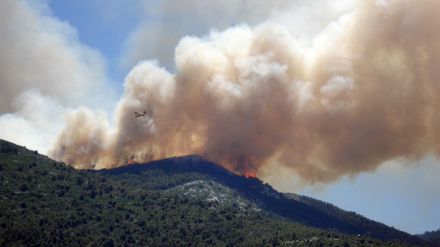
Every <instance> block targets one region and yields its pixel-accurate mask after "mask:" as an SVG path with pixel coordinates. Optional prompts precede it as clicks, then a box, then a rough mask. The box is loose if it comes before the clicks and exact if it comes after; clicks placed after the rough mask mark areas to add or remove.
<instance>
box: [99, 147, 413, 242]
mask: <svg viewBox="0 0 440 247" xmlns="http://www.w3.org/2000/svg"><path fill="white" fill-rule="evenodd" d="M159 171H160V172H163V173H164V174H166V175H167V176H182V175H183V177H185V179H186V181H179V182H178V183H177V184H181V183H185V182H188V181H189V180H191V181H195V180H200V179H203V178H200V177H198V176H202V177H204V179H206V180H208V181H216V182H218V183H219V184H221V185H223V186H225V187H228V188H231V189H232V190H233V191H235V192H236V193H237V194H238V195H239V196H240V197H241V198H245V199H246V200H248V201H249V202H252V203H253V204H254V205H256V206H257V207H259V208H261V209H263V210H264V211H267V212H270V213H273V214H275V215H278V216H281V217H283V218H287V219H289V220H291V221H293V222H297V223H300V224H303V225H307V226H311V227H315V228H320V229H326V230H337V231H339V232H343V233H346V234H352V235H358V234H360V235H366V236H371V237H374V238H379V239H382V240H395V241H403V242H407V243H413V244H421V241H420V239H419V238H417V237H415V236H412V235H410V234H407V233H405V232H402V231H399V230H397V229H394V228H391V227H388V226H386V225H384V224H382V223H379V222H375V221H373V220H369V219H367V218H365V217H363V216H361V215H358V214H356V213H354V212H347V211H344V210H342V209H339V208H337V207H335V206H332V205H331V204H328V203H325V202H321V201H319V200H315V199H312V198H308V197H305V196H299V195H295V194H291V193H289V194H283V193H280V192H278V191H276V190H274V189H273V188H272V187H271V186H270V185H268V184H265V183H263V182H262V181H261V180H259V179H258V178H245V177H243V176H237V175H236V174H234V173H232V172H229V171H228V170H226V169H224V168H222V167H220V166H218V165H217V164H214V163H212V162H209V161H207V160H204V159H203V158H202V157H199V156H195V155H191V156H184V157H178V158H168V159H163V160H159V161H153V162H150V163H147V164H136V165H129V166H125V167H119V168H114V169H109V170H101V171H98V173H101V174H107V175H122V174H129V175H130V177H131V180H132V181H136V180H143V179H148V180H150V179H154V177H155V175H153V176H151V174H156V173H157V172H159ZM188 173H194V174H193V175H192V176H191V175H190V174H188ZM193 176H194V177H193ZM192 177H193V178H192ZM152 186H153V187H152V188H154V189H162V190H164V189H165V190H166V189H169V188H171V187H174V186H176V184H158V183H157V182H154V183H153V184H152Z"/></svg>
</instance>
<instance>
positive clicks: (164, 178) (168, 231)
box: [0, 140, 424, 246]
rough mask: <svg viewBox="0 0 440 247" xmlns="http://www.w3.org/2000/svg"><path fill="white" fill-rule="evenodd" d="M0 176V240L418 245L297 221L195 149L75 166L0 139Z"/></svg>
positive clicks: (269, 193) (262, 191) (256, 184)
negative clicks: (140, 160)
mask: <svg viewBox="0 0 440 247" xmlns="http://www.w3.org/2000/svg"><path fill="white" fill-rule="evenodd" d="M214 177H215V178H216V179H214ZM192 181H196V182H193V183H191V182H192ZM197 181H199V182H197ZM200 181H202V182H200ZM0 183H1V186H0V192H1V193H0V195H1V197H0V202H1V203H0V236H1V237H0V246H4V245H9V244H11V245H43V246H47V245H53V246H71V245H87V244H88V245H104V246H115V245H116V246H118V245H124V244H127V245H129V246H145V245H150V246H151V245H153V246H157V245H161V246H173V245H174V246H176V245H177V246H181V245H188V244H191V245H194V244H201V245H228V244H231V245H235V246H258V245H262V246H267V245H272V246H278V245H284V246H285V245H287V246H291V245H295V246H310V245H312V246H319V245H322V244H324V245H330V244H335V243H339V245H355V246H361V245H365V244H367V245H369V246H377V245H379V246H395V245H398V246H401V245H403V246H405V245H406V244H416V245H419V246H420V245H424V242H422V241H421V240H419V241H412V240H411V239H405V238H401V239H395V240H391V239H390V238H388V239H390V241H388V240H377V239H375V238H373V237H371V236H356V235H346V234H343V233H338V232H337V231H334V230H329V229H326V228H322V229H319V228H316V227H311V226H307V225H303V224H301V222H300V221H295V220H294V218H290V219H289V218H288V217H285V216H286V215H287V216H298V215H296V214H288V213H289V212H288V211H286V209H285V208H283V207H281V206H282V203H281V204H280V203H279V202H280V201H279V200H281V202H283V203H285V202H289V200H290V199H288V198H287V197H286V195H284V194H282V193H279V192H277V191H275V190H274V189H273V188H272V187H271V186H270V185H267V184H264V183H263V182H262V181H260V180H259V179H257V178H245V177H242V176H238V175H236V174H234V173H231V172H229V171H227V170H225V169H224V168H222V167H220V166H218V165H216V164H214V163H212V162H209V161H206V160H204V159H202V158H201V157H199V156H186V157H178V158H169V159H164V160H159V161H154V162H151V163H149V165H145V164H144V165H139V164H137V165H129V166H125V167H120V168H114V169H107V170H100V171H96V170H93V171H92V170H75V169H73V168H72V167H69V166H66V165H65V164H63V163H60V162H56V161H53V160H51V159H49V158H47V157H46V156H43V155H40V154H38V153H37V152H36V151H31V150H27V149H25V148H24V147H21V146H18V145H15V144H13V143H10V142H7V141H3V140H0ZM225 184H226V185H227V186H226V185H225ZM212 191H213V192H214V194H211V192H212ZM185 192H190V193H189V194H185ZM217 192H218V193H217ZM215 193H217V194H215ZM212 195H214V197H212ZM215 196H217V197H218V196H225V199H224V200H223V199H222V200H223V202H224V203H218V202H217V201H215V200H214V201H209V200H208V199H210V198H211V199H213V198H215ZM231 198H232V200H231ZM235 198H242V200H241V199H240V200H241V201H240V200H235ZM219 200H220V199H219ZM241 202H243V204H242V205H243V206H241V204H240V203H241ZM273 202H277V203H275V204H278V206H276V207H275V208H272V210H268V206H270V204H271V203H273ZM303 204H304V203H299V202H293V204H292V202H290V204H289V205H302V206H301V207H303V208H306V209H310V206H307V205H303ZM254 205H255V206H254ZM280 205H281V206H280ZM255 209H257V210H255ZM259 209H261V210H259ZM266 210H268V211H267V212H266ZM313 210H315V211H317V209H313ZM315 211H313V212H315ZM304 212H306V211H304ZM283 213H286V215H283ZM318 213H319V212H318ZM317 215H319V216H322V215H323V213H322V212H321V213H319V214H317ZM327 217H328V216H327ZM324 219H325V217H324ZM311 222H312V223H313V222H314V221H313V220H312V221H311ZM381 241H384V242H381ZM416 242H417V243H416ZM7 243H9V244H7Z"/></svg>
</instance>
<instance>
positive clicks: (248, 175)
mask: <svg viewBox="0 0 440 247" xmlns="http://www.w3.org/2000/svg"><path fill="white" fill-rule="evenodd" d="M243 176H245V177H246V178H256V177H257V173H256V172H255V171H251V170H247V171H244V173H243Z"/></svg>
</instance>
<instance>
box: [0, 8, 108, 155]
mask: <svg viewBox="0 0 440 247" xmlns="http://www.w3.org/2000/svg"><path fill="white" fill-rule="evenodd" d="M0 35H1V38H0V83H1V84H0V86H1V88H0V137H1V138H5V139H7V140H9V141H13V142H17V143H20V144H25V145H27V147H30V148H33V149H38V150H39V151H40V152H47V151H48V150H49V149H50V148H51V146H52V145H53V142H54V140H55V139H56V137H57V135H58V134H59V132H60V131H61V130H62V128H63V117H62V116H63V112H64V110H65V108H66V107H76V106H77V105H79V104H85V105H89V106H90V105H97V104H96V102H99V101H102V99H105V98H111V94H112V92H111V91H112V90H111V88H110V87H109V86H106V92H107V95H98V94H96V92H97V91H99V90H101V89H102V87H103V85H104V84H105V82H106V81H107V78H106V72H105V61H104V59H103V58H102V57H101V55H100V54H99V53H98V52H97V51H96V50H93V49H91V48H89V47H87V46H85V45H83V44H81V43H80V42H79V41H78V38H77V34H76V31H75V29H74V28H73V27H71V26H70V25H69V24H67V23H65V22H62V21H61V20H58V19H57V18H55V17H54V16H53V15H52V14H51V13H50V10H49V7H48V5H47V2H46V1H44V0H38V1H22V0H2V1H0ZM91 96H93V97H91Z"/></svg>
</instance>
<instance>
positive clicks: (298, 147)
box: [51, 0, 440, 182]
mask: <svg viewBox="0 0 440 247" xmlns="http://www.w3.org/2000/svg"><path fill="white" fill-rule="evenodd" d="M438 24H440V2H438V1H436V0H426V1H423V2H420V1H415V0H410V1H400V0H394V1H393V0H390V1H363V2H360V3H359V6H357V8H356V9H355V10H354V11H353V12H351V13H348V14H344V15H341V16H340V18H338V19H337V20H335V21H333V22H332V23H330V24H329V25H328V26H327V28H326V29H324V30H323V31H322V32H320V33H319V34H318V35H317V36H316V37H315V38H314V39H313V42H311V45H310V46H305V45H304V44H303V43H301V42H300V41H298V40H297V39H296V38H294V37H293V35H292V34H291V33H290V32H289V31H288V30H287V29H286V28H284V27H283V26H281V25H279V24H275V23H272V22H266V23H263V24H260V25H257V26H255V27H249V26H246V25H241V26H237V27H234V28H230V29H227V30H225V31H223V32H212V33H211V34H210V35H209V36H207V37H204V38H202V39H201V38H196V37H186V38H184V39H182V40H181V41H180V43H179V45H178V46H177V47H176V50H175V66H176V73H175V74H171V73H170V72H168V71H166V70H165V69H163V68H161V67H160V66H158V65H157V64H156V63H154V62H143V63H140V64H138V65H137V66H136V67H135V68H134V69H133V70H132V71H131V72H130V74H129V75H128V76H127V78H126V80H125V92H124V95H123V97H122V99H121V100H120V102H119V104H118V107H117V109H116V111H115V116H116V124H115V126H113V127H110V126H111V125H110V124H109V123H108V120H107V119H106V117H104V116H102V115H100V114H97V113H94V112H91V111H90V110H87V109H79V110H76V111H73V112H71V113H70V114H69V115H68V117H67V119H66V120H67V122H68V123H67V128H65V129H64V131H63V132H62V134H61V135H60V137H59V139H58V142H57V144H56V145H55V148H54V150H53V152H52V153H51V155H52V156H53V157H54V158H56V159H59V160H63V161H65V162H67V163H70V164H72V165H74V166H76V167H82V168H91V167H93V168H102V167H111V166H119V165H123V164H125V163H126V162H127V160H128V159H134V160H136V161H138V162H142V161H147V160H150V159H157V158H162V157H167V156H172V155H182V154H191V153H198V154H201V155H204V156H206V157H207V158H208V159H211V160H214V161H216V162H219V163H220V164H222V165H224V166H225V167H227V168H229V169H230V170H232V171H235V172H238V173H243V172H244V171H246V170H256V171H258V170H261V168H262V167H263V166H265V165H266V164H267V163H268V162H269V161H270V162H275V163H277V164H278V165H280V166H285V167H288V168H289V169H292V170H294V171H295V172H296V173H298V174H299V175H300V176H301V177H302V178H304V179H306V180H307V181H310V182H315V181H321V182H328V181H332V180H335V179H337V178H338V177H340V176H342V175H345V174H356V173H358V172H361V171H366V170H372V169H375V168H376V167H377V166H378V165H380V164H381V163H382V162H384V161H386V160H390V159H394V158H398V157H405V158H409V159H417V158H420V157H421V156H422V155H425V154H427V153H430V152H434V153H438V152H439V151H440V146H439V144H438V143H440V142H439V141H440V140H439V138H440V130H439V127H438V126H439V123H440V116H439V114H438V110H437V109H438V107H439V106H440V105H439V103H440V102H439V93H438V92H440V91H439V89H440V84H439V82H438V80H439V79H440V72H439V70H438V65H439V64H440V47H439V45H440V33H439V32H438V30H437V27H438ZM135 111H137V112H142V111H145V112H146V115H145V116H144V117H139V118H135V116H134V112H135Z"/></svg>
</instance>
